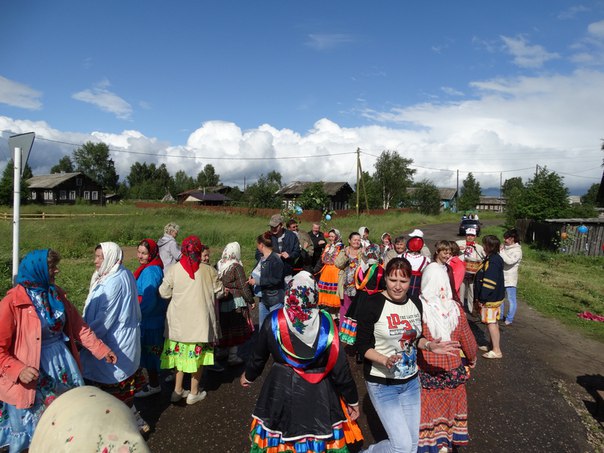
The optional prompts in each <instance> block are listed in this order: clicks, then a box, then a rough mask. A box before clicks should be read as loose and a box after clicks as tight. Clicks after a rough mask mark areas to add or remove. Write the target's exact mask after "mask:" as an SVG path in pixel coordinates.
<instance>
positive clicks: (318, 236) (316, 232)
mask: <svg viewBox="0 0 604 453" xmlns="http://www.w3.org/2000/svg"><path fill="white" fill-rule="evenodd" d="M308 235H309V236H310V240H311V241H312V245H313V255H312V263H311V264H312V267H313V269H314V268H315V266H316V265H317V262H318V261H319V260H320V259H321V255H322V254H323V249H324V248H325V245H326V244H327V241H326V240H325V235H324V233H323V232H322V231H321V224H319V223H313V224H312V230H310V231H309V232H308Z"/></svg>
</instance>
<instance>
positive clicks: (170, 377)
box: [164, 373, 176, 382]
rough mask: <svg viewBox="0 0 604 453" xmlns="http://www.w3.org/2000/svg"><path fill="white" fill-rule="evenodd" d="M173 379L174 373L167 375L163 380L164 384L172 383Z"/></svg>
mask: <svg viewBox="0 0 604 453" xmlns="http://www.w3.org/2000/svg"><path fill="white" fill-rule="evenodd" d="M174 379H176V378H175V377H174V373H170V374H168V375H167V376H166V379H164V382H173V381H174Z"/></svg>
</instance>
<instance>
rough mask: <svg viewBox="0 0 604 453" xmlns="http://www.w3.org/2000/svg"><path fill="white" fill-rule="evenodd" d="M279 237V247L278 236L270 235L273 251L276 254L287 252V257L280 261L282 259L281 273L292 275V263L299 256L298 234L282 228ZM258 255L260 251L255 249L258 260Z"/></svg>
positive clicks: (257, 259)
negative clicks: (280, 238)
mask: <svg viewBox="0 0 604 453" xmlns="http://www.w3.org/2000/svg"><path fill="white" fill-rule="evenodd" d="M281 237H282V240H281V247H279V237H277V236H274V235H273V236H272V237H271V239H272V242H273V252H275V253H276V254H277V255H278V254H279V253H282V252H287V254H288V255H289V258H287V259H283V258H281V261H283V275H284V276H286V275H292V274H293V273H294V263H295V262H296V260H297V259H298V257H299V256H300V241H298V236H296V234H295V233H293V232H291V231H289V230H283V234H282V236H281ZM260 256H261V253H260V251H259V250H256V261H259V260H260Z"/></svg>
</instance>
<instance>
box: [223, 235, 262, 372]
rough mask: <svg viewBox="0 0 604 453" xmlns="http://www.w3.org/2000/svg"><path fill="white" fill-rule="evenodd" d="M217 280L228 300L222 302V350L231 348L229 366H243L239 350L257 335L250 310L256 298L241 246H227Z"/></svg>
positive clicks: (231, 244) (237, 244) (234, 243)
mask: <svg viewBox="0 0 604 453" xmlns="http://www.w3.org/2000/svg"><path fill="white" fill-rule="evenodd" d="M217 267H218V278H219V279H220V281H221V282H222V284H223V286H224V290H225V293H226V297H225V298H223V299H221V300H220V330H221V332H222V337H221V339H220V342H219V346H220V347H221V348H228V350H229V355H228V359H227V361H228V364H229V365H231V366H235V365H241V364H242V363H243V359H241V358H240V357H239V356H238V355H237V346H239V345H242V344H243V343H245V342H246V341H247V340H249V339H250V338H251V336H252V333H253V332H254V328H253V326H254V325H253V323H252V320H251V316H250V309H253V308H254V306H255V305H254V295H253V294H252V290H251V288H250V285H248V283H247V279H246V277H245V271H244V270H243V264H242V263H241V246H240V245H239V243H238V242H231V243H229V244H227V245H226V247H225V248H224V251H223V252H222V257H221V258H220V261H218V266H217Z"/></svg>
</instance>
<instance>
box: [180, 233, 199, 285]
mask: <svg viewBox="0 0 604 453" xmlns="http://www.w3.org/2000/svg"><path fill="white" fill-rule="evenodd" d="M202 248H203V244H202V243H201V241H200V240H199V238H198V237H197V236H188V237H186V238H185V239H184V241H182V245H181V247H180V251H181V252H182V257H181V258H180V261H179V263H180V265H181V266H182V267H183V269H184V270H185V271H187V274H189V277H191V280H195V272H197V269H199V263H201V249H202Z"/></svg>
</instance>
